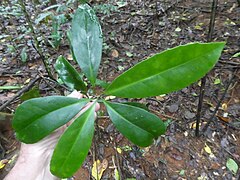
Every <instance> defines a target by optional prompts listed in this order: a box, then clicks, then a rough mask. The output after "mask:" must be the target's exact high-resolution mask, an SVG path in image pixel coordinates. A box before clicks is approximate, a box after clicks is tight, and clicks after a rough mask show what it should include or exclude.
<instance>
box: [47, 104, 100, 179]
mask: <svg viewBox="0 0 240 180" xmlns="http://www.w3.org/2000/svg"><path fill="white" fill-rule="evenodd" d="M94 112H95V104H93V105H92V106H91V107H90V108H89V109H88V110H87V111H85V112H84V113H83V114H82V115H81V116H80V117H78V118H77V119H76V120H75V121H74V122H73V123H72V125H71V126H69V127H68V128H67V130H66V132H65V133H64V134H63V135H62V137H61V138H60V140H59V142H58V144H57V146H56V148H55V150H54V153H53V156H52V160H51V164H50V167H51V172H52V173H53V174H54V175H56V176H58V177H61V178H67V177H70V176H72V175H73V174H74V173H75V172H76V171H77V170H78V169H79V168H80V166H81V165H82V163H83V162H84V160H85V158H86V156H87V154H88V151H89V149H90V147H91V143H92V138H93V134H94V116H95V115H94V114H95V113H94Z"/></svg>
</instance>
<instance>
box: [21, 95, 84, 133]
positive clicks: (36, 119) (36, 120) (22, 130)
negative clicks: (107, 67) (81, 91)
mask: <svg viewBox="0 0 240 180" xmlns="http://www.w3.org/2000/svg"><path fill="white" fill-rule="evenodd" d="M85 101H86V102H87V100H86V99H85ZM82 102H84V101H78V102H76V103H73V104H70V105H67V106H64V107H61V108H59V109H54V110H52V111H50V112H48V113H47V114H44V115H41V116H40V117H38V118H37V119H35V120H34V121H32V122H31V123H30V124H28V125H27V126H25V127H24V128H22V129H20V130H18V131H23V130H24V129H26V128H28V127H29V126H30V125H32V124H33V123H34V122H36V121H38V120H39V119H41V118H43V117H44V116H47V115H49V114H51V113H53V112H54V111H57V110H61V109H64V108H67V107H69V106H72V105H75V104H78V103H79V104H80V103H82ZM81 109H82V108H81ZM81 109H80V110H81Z"/></svg>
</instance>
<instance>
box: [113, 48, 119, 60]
mask: <svg viewBox="0 0 240 180" xmlns="http://www.w3.org/2000/svg"><path fill="white" fill-rule="evenodd" d="M118 56H119V53H118V51H117V50H116V49H113V50H112V57H114V58H118Z"/></svg>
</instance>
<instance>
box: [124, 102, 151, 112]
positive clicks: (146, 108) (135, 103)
mask: <svg viewBox="0 0 240 180" xmlns="http://www.w3.org/2000/svg"><path fill="white" fill-rule="evenodd" d="M123 104H127V105H129V106H135V107H139V108H142V109H144V110H146V111H149V109H148V107H147V106H146V104H141V103H138V102H125V103H123Z"/></svg>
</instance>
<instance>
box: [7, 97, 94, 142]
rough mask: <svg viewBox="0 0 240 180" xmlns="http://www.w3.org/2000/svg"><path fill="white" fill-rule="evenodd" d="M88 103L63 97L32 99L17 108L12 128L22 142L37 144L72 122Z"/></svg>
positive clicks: (83, 100) (86, 100)
mask: <svg viewBox="0 0 240 180" xmlns="http://www.w3.org/2000/svg"><path fill="white" fill-rule="evenodd" d="M88 102H89V99H76V98H70V97H62V96H49V97H44V98H35V99H30V100H28V101H25V102H24V103H22V104H21V105H20V106H19V107H18V108H17V110H16V113H15V115H14V118H13V121H12V126H13V128H14V130H15V131H16V136H17V138H18V139H19V140H20V141H22V142H24V143H35V142H37V141H39V140H41V139H42V138H44V137H45V136H47V135H49V134H50V133H51V132H52V131H54V130H55V129H57V128H59V127H60V126H62V125H64V124H65V123H67V122H68V121H70V120H71V119H72V118H73V117H74V116H75V115H76V114H77V113H78V112H79V111H80V110H81V109H82V108H83V106H85V105H86V104H87V103H88Z"/></svg>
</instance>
